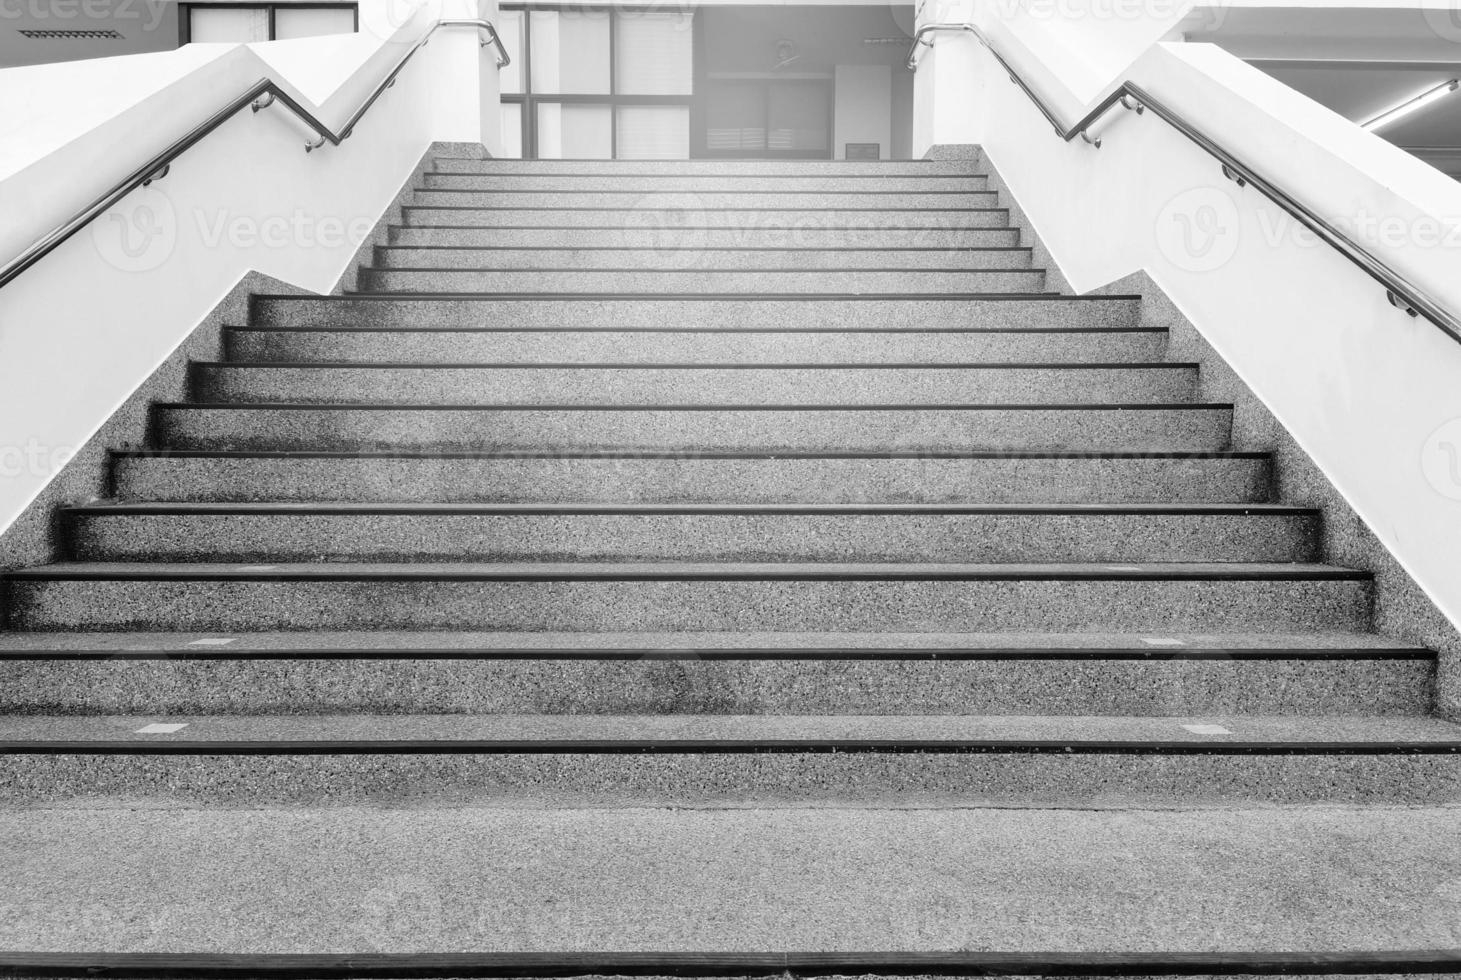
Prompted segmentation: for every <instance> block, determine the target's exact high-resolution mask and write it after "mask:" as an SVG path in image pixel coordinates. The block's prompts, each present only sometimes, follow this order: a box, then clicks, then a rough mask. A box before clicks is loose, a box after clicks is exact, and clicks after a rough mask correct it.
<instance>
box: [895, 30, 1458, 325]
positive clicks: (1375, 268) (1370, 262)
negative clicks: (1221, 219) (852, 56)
mask: <svg viewBox="0 0 1461 980" xmlns="http://www.w3.org/2000/svg"><path fill="white" fill-rule="evenodd" d="M941 31H957V32H961V33H967V34H973V35H974V36H975V37H976V38H978V39H979V43H980V44H982V45H984V47H985V48H986V49H987V50H988V51H989V53H990V55H992V56H993V57H994V60H995V61H997V62H999V66H1000V67H1001V68H1003V69H1004V71H1005V73H1006V74H1008V75H1009V77H1010V81H1012V82H1014V83H1015V84H1016V85H1017V86H1019V88H1020V91H1022V92H1024V93H1025V95H1026V96H1027V97H1028V98H1029V99H1030V101H1031V102H1033V103H1035V108H1037V109H1039V110H1040V114H1041V115H1043V116H1044V117H1045V119H1046V121H1048V122H1049V123H1050V125H1051V126H1052V127H1053V128H1054V130H1055V135H1057V136H1059V137H1060V138H1061V139H1063V140H1065V141H1066V142H1067V143H1069V142H1070V141H1071V140H1073V139H1075V138H1076V137H1077V136H1079V137H1081V138H1082V139H1084V140H1085V141H1086V142H1087V143H1089V144H1091V145H1092V146H1094V147H1096V148H1097V149H1100V146H1101V137H1099V136H1096V137H1092V136H1091V135H1090V134H1089V132H1087V130H1089V129H1090V127H1091V126H1093V125H1095V124H1096V122H1097V121H1098V120H1100V118H1101V117H1102V116H1104V115H1105V114H1106V113H1107V112H1109V111H1110V110H1111V108H1112V107H1113V106H1115V105H1117V104H1118V103H1119V104H1120V105H1121V106H1122V107H1123V108H1125V109H1129V110H1131V111H1133V112H1136V113H1138V114H1140V113H1142V112H1145V111H1146V110H1147V109H1150V110H1151V111H1152V114H1153V115H1155V116H1156V117H1157V118H1159V119H1161V120H1162V121H1163V122H1165V123H1166V124H1167V125H1169V126H1171V127H1172V128H1173V129H1175V130H1177V132H1179V133H1181V134H1182V135H1183V136H1185V137H1187V139H1188V140H1190V141H1191V142H1192V143H1194V144H1195V145H1196V146H1198V147H1199V148H1200V149H1202V150H1203V151H1205V152H1206V153H1207V154H1208V155H1209V156H1211V157H1213V158H1214V159H1215V160H1217V162H1218V163H1219V165H1220V166H1221V167H1222V173H1223V176H1224V177H1226V178H1228V179H1229V180H1231V181H1234V182H1235V183H1237V185H1238V186H1239V187H1246V186H1249V185H1252V187H1253V189H1254V190H1256V191H1258V193H1260V194H1262V195H1263V196H1264V197H1266V198H1268V199H1269V200H1270V201H1272V202H1273V203H1274V204H1276V205H1278V207H1279V208H1281V209H1282V210H1284V211H1285V212H1287V213H1288V214H1289V215H1290V216H1291V217H1293V218H1294V219H1295V220H1297V221H1298V222H1299V223H1300V224H1301V225H1303V226H1304V227H1305V228H1307V229H1309V231H1311V232H1313V233H1314V234H1315V235H1317V236H1318V237H1319V238H1320V239H1322V240H1323V241H1325V242H1326V243H1328V244H1329V245H1330V246H1331V247H1332V248H1334V249H1335V250H1336V251H1337V252H1339V253H1340V254H1341V255H1343V256H1344V257H1345V258H1347V259H1349V260H1350V261H1351V262H1353V263H1354V264H1355V265H1357V266H1359V267H1360V268H1361V269H1363V270H1364V272H1365V274H1366V275H1368V276H1369V277H1370V278H1371V279H1373V280H1375V281H1376V282H1377V283H1379V284H1380V285H1381V286H1383V287H1384V289H1385V298H1386V299H1388V300H1389V301H1390V305H1392V306H1394V307H1396V308H1397V309H1401V310H1404V311H1405V312H1406V313H1408V314H1409V315H1411V316H1413V317H1414V316H1423V317H1425V318H1426V319H1427V320H1429V321H1430V322H1431V323H1434V324H1435V325H1436V326H1437V327H1440V328H1441V329H1442V330H1444V331H1445V332H1446V333H1447V334H1449V335H1450V337H1451V339H1452V340H1455V341H1457V342H1461V318H1458V317H1457V316H1456V315H1455V314H1453V313H1451V312H1450V311H1449V310H1447V309H1446V307H1445V306H1443V305H1442V304H1441V301H1440V300H1438V299H1436V298H1435V297H1434V296H1432V295H1431V294H1430V293H1428V292H1427V291H1426V290H1425V289H1423V288H1421V287H1420V286H1417V285H1416V284H1415V283H1413V282H1411V281H1410V280H1409V279H1408V278H1406V277H1405V276H1404V275H1403V274H1402V273H1400V272H1397V271H1396V270H1395V269H1394V268H1392V267H1391V266H1390V265H1389V264H1388V263H1386V262H1385V261H1384V260H1383V259H1381V258H1379V257H1378V256H1376V255H1375V254H1374V253H1373V252H1371V251H1370V250H1369V249H1367V248H1366V247H1365V246H1363V245H1361V244H1360V243H1359V242H1356V241H1355V240H1354V239H1352V238H1350V237H1349V236H1348V235H1347V234H1345V233H1344V231H1342V230H1341V229H1340V228H1338V227H1337V226H1335V225H1333V224H1331V223H1330V222H1329V221H1328V220H1327V219H1326V218H1323V217H1321V216H1320V215H1319V214H1317V213H1315V212H1314V211H1313V210H1311V209H1310V208H1309V207H1308V206H1307V205H1305V204H1303V203H1302V202H1300V201H1299V200H1298V199H1297V198H1295V197H1294V196H1293V195H1292V194H1290V193H1288V192H1287V191H1285V190H1284V189H1283V188H1282V187H1280V186H1279V185H1278V184H1276V183H1274V182H1273V181H1272V180H1269V179H1268V178H1266V177H1264V176H1263V174H1262V173H1260V172H1259V171H1258V170H1257V169H1255V168H1254V167H1251V166H1249V165H1248V164H1246V163H1244V162H1243V161H1242V160H1241V159H1239V158H1238V157H1237V156H1235V155H1234V154H1232V153H1231V152H1229V151H1228V150H1227V149H1225V148H1224V147H1223V146H1222V145H1221V144H1219V143H1218V142H1217V141H1216V140H1215V139H1213V138H1212V137H1210V136H1208V135H1207V134H1206V133H1204V132H1203V131H1202V130H1201V129H1199V128H1198V127H1197V126H1195V125H1193V124H1192V123H1191V122H1189V121H1188V120H1187V119H1186V118H1184V117H1183V116H1182V115H1181V114H1180V113H1178V112H1177V111H1176V110H1174V109H1171V108H1169V107H1168V106H1166V105H1163V104H1162V102H1161V101H1160V100H1158V99H1156V98H1153V97H1152V95H1151V94H1150V93H1149V92H1147V91H1146V90H1144V89H1142V88H1141V87H1140V86H1138V85H1136V84H1135V83H1133V82H1129V81H1126V82H1122V83H1121V85H1120V86H1119V87H1118V88H1117V89H1115V90H1114V91H1113V92H1111V93H1109V94H1108V95H1107V96H1106V97H1105V98H1103V99H1102V100H1101V101H1100V102H1098V103H1096V105H1095V107H1094V108H1092V109H1091V110H1090V111H1089V112H1087V113H1086V114H1085V115H1084V116H1082V117H1081V118H1080V119H1079V120H1077V121H1076V122H1075V123H1073V124H1071V125H1070V126H1068V127H1067V126H1064V125H1063V124H1062V123H1061V122H1060V117H1059V116H1057V115H1056V114H1055V112H1054V110H1053V109H1052V108H1051V107H1050V106H1049V105H1048V104H1047V103H1046V102H1045V100H1044V99H1042V98H1040V96H1039V95H1038V94H1037V93H1036V92H1035V91H1034V90H1033V89H1031V88H1030V86H1029V85H1027V84H1026V83H1025V80H1024V79H1023V78H1021V77H1020V74H1019V72H1017V71H1015V70H1014V69H1013V68H1011V67H1010V64H1009V62H1007V61H1005V60H1004V58H1003V56H1001V55H1000V53H999V51H998V50H996V49H995V47H994V45H993V44H991V43H990V41H989V38H988V37H987V36H986V35H985V33H984V32H983V31H982V30H980V28H979V27H978V26H976V25H974V24H966V23H957V24H925V25H924V26H923V27H920V28H919V29H918V31H917V33H915V34H914V36H913V46H912V47H911V48H910V49H909V51H908V67H909V68H910V69H915V70H916V69H917V67H918V55H919V50H920V49H921V48H924V47H931V46H932V45H933V41H932V40H928V39H927V38H928V35H930V34H934V33H937V32H941Z"/></svg>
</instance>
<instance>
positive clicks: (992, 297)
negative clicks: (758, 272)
mask: <svg viewBox="0 0 1461 980" xmlns="http://www.w3.org/2000/svg"><path fill="white" fill-rule="evenodd" d="M448 227H452V226H448ZM250 299H251V301H254V302H256V301H259V300H266V301H270V302H274V301H278V300H294V301H297V302H327V303H346V302H355V301H357V300H365V301H367V302H392V301H404V302H413V303H415V302H421V301H422V300H433V301H440V302H461V301H463V300H466V301H472V302H492V301H494V300H533V301H560V300H561V301H567V302H594V301H602V300H623V301H628V302H646V301H649V302H661V301H666V302H675V303H682V302H703V301H706V300H711V301H717V302H719V301H725V302H735V303H781V302H787V301H796V302H811V301H816V302H827V301H829V300H836V301H838V302H845V301H858V302H864V301H866V302H884V301H888V300H898V301H900V302H920V303H923V302H929V301H934V302H980V303H1029V302H1052V301H1058V302H1061V303H1108V302H1119V303H1136V302H1140V301H1141V299H1142V297H1141V296H1140V295H1138V294H1135V293H1125V294H1119V293H1113V294H1103V295H1090V294H1087V295H1083V296H1076V295H1069V294H1066V293H1056V292H1040V293H642V294H635V293H393V292H371V291H360V292H350V293H340V294H337V295H330V296H326V295H320V296H309V295H302V294H299V293H254V294H253V295H252V296H251V297H250Z"/></svg>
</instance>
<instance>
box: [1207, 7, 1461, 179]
mask: <svg viewBox="0 0 1461 980" xmlns="http://www.w3.org/2000/svg"><path fill="white" fill-rule="evenodd" d="M1449 2H1450V0H1435V2H1392V3H1386V4H1378V3H1377V4H1374V5H1370V6H1365V5H1360V4H1356V3H1344V4H1341V3H1329V4H1325V3H1322V2H1320V3H1314V4H1311V5H1309V6H1305V7H1299V6H1297V5H1295V6H1288V7H1280V6H1265V7H1227V8H1225V7H1222V6H1221V5H1218V6H1216V7H1213V8H1212V9H1211V10H1207V11H1206V12H1204V9H1203V8H1201V7H1199V8H1198V9H1196V10H1195V12H1194V14H1193V15H1192V16H1191V17H1190V18H1189V19H1188V20H1187V21H1186V22H1184V23H1183V25H1182V34H1183V36H1184V37H1185V38H1186V39H1187V40H1189V41H1207V42H1211V43H1214V44H1217V45H1219V46H1221V47H1223V48H1225V49H1226V50H1228V51H1230V52H1231V53H1232V54H1234V55H1236V56H1237V57H1239V58H1242V59H1244V60H1245V61H1248V62H1249V63H1250V64H1252V65H1254V66H1255V67H1257V68H1259V69H1261V70H1262V71H1264V72H1266V73H1268V74H1269V75H1272V76H1273V77H1274V78H1276V79H1278V80H1279V81H1281V82H1283V83H1284V84H1285V85H1288V86H1289V87H1291V88H1294V89H1296V90H1298V91H1299V92H1302V93H1304V94H1305V95H1307V96H1308V97H1309V98H1311V99H1313V100H1314V101H1316V102H1318V103H1319V104H1321V105H1323V106H1326V107H1327V108H1330V109H1333V110H1334V111H1335V112H1337V113H1339V114H1340V115H1342V116H1344V117H1345V118H1346V119H1350V120H1352V121H1354V122H1356V123H1363V122H1366V121H1368V120H1370V119H1373V118H1374V117H1375V116H1378V115H1380V114H1381V113H1382V112H1385V111H1387V110H1389V109H1393V108H1395V107H1396V106H1398V105H1400V104H1401V103H1404V102H1406V101H1408V100H1410V99H1412V98H1414V97H1415V96H1417V95H1420V94H1421V93H1422V92H1425V91H1427V90H1428V89H1431V88H1434V87H1435V86H1436V85H1439V84H1440V83H1442V82H1445V81H1448V80H1449V79H1452V78H1461V15H1458V16H1455V17H1453V16H1450V12H1449V9H1448V8H1447V7H1446V6H1444V5H1443V3H1449ZM1376 135H1378V136H1380V137H1381V138H1383V139H1386V140H1389V141H1390V142H1392V143H1394V144H1396V145H1397V146H1401V147H1404V148H1406V149H1407V150H1410V151H1411V152H1412V153H1414V154H1415V155H1416V156H1418V157H1420V158H1421V159H1423V160H1425V161H1426V162H1428V163H1430V164H1431V165H1433V166H1436V167H1438V168H1439V169H1441V170H1444V171H1445V172H1446V173H1448V174H1451V175H1452V176H1453V177H1458V178H1461V92H1457V93H1454V94H1452V95H1451V96H1450V97H1448V98H1445V99H1442V100H1440V101H1439V102H1436V103H1434V104H1432V105H1430V106H1427V107H1425V108H1424V109H1421V110H1419V111H1418V112H1416V113H1414V114H1413V115H1410V116H1407V117H1405V118H1404V119H1402V120H1400V121H1398V122H1396V123H1393V124H1392V125H1389V126H1386V127H1384V128H1382V129H1380V130H1377V132H1376Z"/></svg>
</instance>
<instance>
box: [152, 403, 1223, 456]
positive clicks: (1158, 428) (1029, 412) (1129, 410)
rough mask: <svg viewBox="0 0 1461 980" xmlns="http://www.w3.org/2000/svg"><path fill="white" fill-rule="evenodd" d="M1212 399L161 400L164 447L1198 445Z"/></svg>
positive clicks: (1212, 445) (1218, 430)
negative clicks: (1003, 402) (423, 403)
mask: <svg viewBox="0 0 1461 980" xmlns="http://www.w3.org/2000/svg"><path fill="white" fill-rule="evenodd" d="M1230 415H1231V410H1230V409H1229V408H1227V407H1226V406H1216V405H1180V406H1178V405H1174V406H1160V405H1154V406H1123V407H1119V408H1107V407H1090V406H1082V407H1078V408H1066V409H1062V408H1050V407H1030V408H1026V407H1015V406H998V407H979V406H966V407H954V408H951V407H932V406H925V407H919V408H886V409H884V408H860V409H853V408H831V409H820V408H798V409H777V408H765V409H748V408H724V409H675V408H667V407H659V408H644V409H633V408H619V407H613V408H602V409H593V408H587V407H585V408H564V409H557V408H549V407H530V408H455V407H436V408H412V407H407V406H383V407H379V408H368V407H361V406H351V405H343V406H252V405H240V406H227V407H213V406H200V405H186V406H176V405H167V406H159V407H158V408H157V409H156V412H155V420H156V428H157V436H158V439H159V440H160V441H161V443H162V445H163V446H165V447H167V448H171V449H207V450H220V449H224V450H310V449H314V450H341V449H367V450H376V449H381V450H421V449H434V450H449V451H458V450H465V451H471V452H482V451H502V450H534V451H553V452H560V451H565V450H604V449H608V450H616V449H617V450H636V451H638V450H649V451H656V450H669V451H675V452H683V453H685V454H687V455H693V454H696V453H702V452H713V451H738V450H760V451H790V452H796V451H811V452H826V451H854V450H855V451H868V452H874V453H877V452H887V451H889V450H901V451H911V452H925V451H927V452H939V451H949V452H961V451H969V450H975V449H978V450H985V451H1011V450H1017V451H1030V450H1062V451H1073V452H1109V451H1127V452H1163V451H1166V452H1207V451H1214V450H1221V449H1224V448H1226V447H1227V443H1228V426H1229V416H1230Z"/></svg>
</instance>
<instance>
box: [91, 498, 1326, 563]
mask: <svg viewBox="0 0 1461 980" xmlns="http://www.w3.org/2000/svg"><path fill="white" fill-rule="evenodd" d="M196 506H197V505H188V509H187V510H184V511H182V512H178V511H176V510H174V511H163V512H153V513H137V512H132V511H128V510H121V511H118V510H117V509H116V508H93V509H87V510H85V511H80V512H73V513H71V514H69V515H68V517H67V519H68V530H69V532H70V537H71V541H72V549H73V552H72V553H73V555H74V557H76V558H77V559H79V560H81V561H222V562H232V561H239V562H252V561H266V562H267V561H286V562H293V561H359V560H364V561H457V560H466V561H859V562H868V561H894V562H919V561H932V562H958V561H966V562H1018V561H1023V562H1041V561H1053V562H1103V561H1104V562H1121V561H1137V562H1160V561H1179V562H1181V561H1216V562H1221V561H1239V562H1287V561H1313V560H1315V559H1316V558H1317V557H1318V549H1317V542H1318V539H1319V522H1318V518H1317V515H1308V514H1302V513H1298V514H1296V513H1292V512H1273V513H1265V512H1263V511H1258V512H1253V513H1249V514H1247V515H1244V514H1242V513H1234V512H1230V511H1225V512H1222V513H1215V514H1204V513H1200V512H1198V513H1186V514H1182V513H1163V512H1160V511H1156V512H1151V511H1146V510H1136V511H1128V512H1125V513H1101V512H1099V511H1096V510H1091V511H1087V512H1074V513H1072V512H1066V513H1044V514H1028V513H1019V512H1017V511H1009V512H1006V513H995V514H989V513H983V514H978V513H976V514H969V513H963V514H960V513H938V512H934V511H927V512H923V513H915V514H907V513H886V512H882V513H879V512H863V513H850V514H849V513H844V514H818V513H805V512H803V513H786V514H775V513H759V514H757V513H741V514H726V513H699V514H695V513H680V514H666V513H663V512H661V513H654V512H642V511H641V512H632V513H627V514H602V513H598V514H595V513H568V514H564V513H558V514H515V513H511V512H507V513H504V512H501V510H498V511H496V512H490V511H489V512H482V511H481V509H480V508H478V512H476V513H470V512H466V510H467V509H466V508H465V507H456V508H450V509H445V508H437V509H434V510H427V511H426V512H425V513H422V512H421V511H420V510H419V509H418V510H417V511H416V512H414V513H402V512H400V509H399V508H390V509H383V508H380V507H366V506H364V505H358V506H356V507H355V508H354V511H353V512H352V513H340V512H338V510H337V509H335V508H329V509H326V510H323V511H322V510H321V509H320V508H299V507H297V506H290V505H276V507H275V508H274V509H273V510H272V511H271V512H260V511H259V510H258V509H257V508H254V507H252V506H250V507H248V509H246V510H245V509H240V508H237V507H232V508H230V507H220V508H217V509H215V510H212V511H211V512H207V513H202V514H199V513H196V512H195V510H196ZM392 511H395V512H392Z"/></svg>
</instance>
